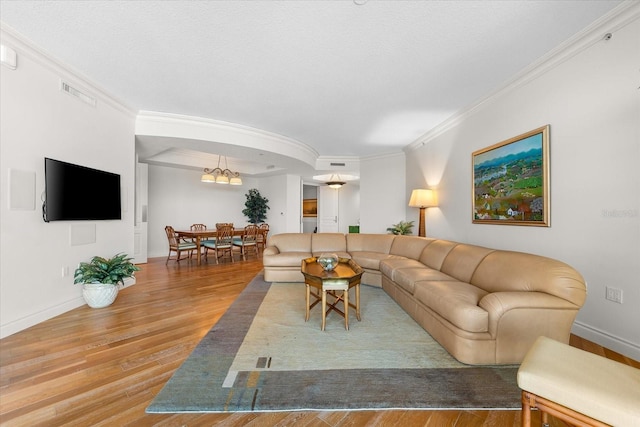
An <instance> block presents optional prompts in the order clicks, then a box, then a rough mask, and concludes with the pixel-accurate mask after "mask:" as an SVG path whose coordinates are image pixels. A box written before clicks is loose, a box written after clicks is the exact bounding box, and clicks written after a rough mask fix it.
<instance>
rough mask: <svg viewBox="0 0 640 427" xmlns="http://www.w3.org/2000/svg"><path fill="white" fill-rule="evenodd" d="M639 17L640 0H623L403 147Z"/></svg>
mask: <svg viewBox="0 0 640 427" xmlns="http://www.w3.org/2000/svg"><path fill="white" fill-rule="evenodd" d="M639 17H640V1H637V0H626V1H624V2H622V3H621V4H620V5H618V6H617V7H616V8H614V9H612V10H611V11H610V12H609V13H607V14H605V15H603V16H602V17H600V18H599V19H598V20H596V21H594V22H593V23H592V24H591V25H589V26H587V27H586V28H584V29H583V30H582V31H580V32H578V33H576V34H575V35H574V36H573V37H571V38H570V39H568V40H567V41H565V42H564V43H562V44H560V45H559V46H558V47H556V48H555V49H553V50H551V51H549V52H548V53H547V54H546V55H544V56H543V57H541V58H540V59H539V60H537V61H535V62H533V63H532V64H531V65H529V66H528V67H526V68H525V69H524V70H522V71H521V72H519V73H518V74H516V75H515V76H514V77H513V78H512V79H510V80H508V81H507V82H506V83H505V84H503V85H502V86H501V87H500V88H498V89H497V90H495V91H493V92H492V93H490V94H489V95H487V96H486V97H484V98H482V99H481V100H479V101H478V102H476V103H475V104H473V105H470V106H469V107H467V108H465V109H463V110H461V111H459V112H458V113H457V114H454V115H453V116H451V117H450V118H448V119H447V120H445V121H444V122H442V123H441V124H439V125H438V126H436V127H434V128H433V129H431V130H430V131H429V132H427V133H425V134H424V135H422V136H421V137H420V138H418V139H417V140H415V141H414V142H412V143H411V144H409V145H407V146H405V147H404V148H403V151H404V152H406V153H409V152H411V151H414V150H416V149H418V148H420V147H422V146H424V145H425V144H428V143H429V142H430V141H432V140H433V139H435V138H437V137H438V136H440V135H442V134H443V133H445V132H447V131H448V130H450V129H452V128H454V127H455V126H457V125H459V124H460V123H461V122H463V121H465V120H466V119H468V118H469V117H470V116H472V115H473V114H475V113H476V112H477V111H479V110H481V109H482V108H484V107H485V106H488V105H490V104H491V103H493V102H495V101H496V100H497V99H498V98H500V97H502V96H503V95H504V94H506V93H508V92H511V91H513V90H515V89H517V88H518V87H520V86H523V85H525V84H527V83H529V82H530V81H532V80H535V79H536V78H538V77H540V76H541V75H543V74H545V73H547V72H548V71H550V70H552V69H554V68H556V67H558V66H559V65H561V64H562V63H564V62H565V61H567V60H569V59H571V58H572V57H574V56H575V55H577V54H578V53H580V52H582V51H584V50H586V49H588V48H589V47H591V46H593V45H594V44H596V43H598V42H600V41H602V40H603V37H604V35H605V34H607V33H614V32H615V31H617V30H619V29H620V28H622V27H624V26H626V25H628V24H629V23H630V22H632V21H634V20H636V19H638V18H639Z"/></svg>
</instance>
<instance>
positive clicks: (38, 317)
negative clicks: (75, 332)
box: [0, 296, 86, 338]
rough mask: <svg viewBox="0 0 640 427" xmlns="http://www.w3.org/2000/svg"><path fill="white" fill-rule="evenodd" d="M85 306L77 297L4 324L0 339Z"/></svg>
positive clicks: (82, 300)
mask: <svg viewBox="0 0 640 427" xmlns="http://www.w3.org/2000/svg"><path fill="white" fill-rule="evenodd" d="M85 304H86V303H85V302H84V299H83V298H82V296H79V297H77V298H74V299H72V300H70V301H66V302H64V303H62V304H58V305H56V306H53V307H47V308H46V309H44V310H42V311H39V312H36V313H33V314H30V315H28V316H26V317H22V318H20V319H18V320H14V321H13V322H9V323H6V324H4V325H2V326H0V338H5V337H8V336H9V335H13V334H15V333H17V332H20V331H22V330H25V329H27V328H30V327H31V326H34V325H37V324H38V323H41V322H44V321H45V320H49V319H51V318H53V317H56V316H58V315H60V314H62V313H66V312H67V311H70V310H73V309H74V308H78V307H82V306H83V305H85Z"/></svg>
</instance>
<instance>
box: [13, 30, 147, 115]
mask: <svg viewBox="0 0 640 427" xmlns="http://www.w3.org/2000/svg"><path fill="white" fill-rule="evenodd" d="M0 32H1V36H2V44H7V45H9V46H11V47H12V48H13V49H15V50H16V52H17V55H18V60H19V57H20V55H24V56H25V57H27V58H29V59H30V60H32V61H34V62H36V63H37V64H39V65H41V66H43V67H44V68H46V69H48V70H50V71H51V72H53V73H55V74H57V75H58V76H59V77H60V79H61V80H64V81H65V83H67V84H69V85H71V86H74V87H83V88H85V89H88V90H89V91H91V92H93V93H95V96H96V98H98V99H99V100H100V101H103V102H105V103H107V104H109V105H110V106H111V107H113V108H116V109H117V110H119V111H121V112H123V113H125V114H126V115H128V116H131V117H135V115H136V111H135V110H133V109H131V108H130V107H128V106H127V105H126V104H125V103H124V102H122V101H120V100H118V99H116V98H114V97H113V96H111V95H110V94H109V93H108V92H107V91H106V90H105V89H103V88H101V87H100V86H99V85H98V84H96V83H94V82H92V81H91V79H89V78H88V77H86V76H85V75H84V74H83V73H81V72H80V71H78V70H76V69H75V68H73V67H72V66H70V65H68V64H65V63H64V62H62V61H60V60H58V59H56V58H54V57H53V56H51V54H49V53H47V52H46V51H44V50H43V49H41V48H40V47H38V46H37V45H36V44H34V43H33V42H32V41H30V40H28V39H27V38H26V37H24V36H23V35H22V34H20V33H19V32H17V31H16V30H14V29H13V28H11V27H10V26H9V25H7V24H5V23H4V22H0Z"/></svg>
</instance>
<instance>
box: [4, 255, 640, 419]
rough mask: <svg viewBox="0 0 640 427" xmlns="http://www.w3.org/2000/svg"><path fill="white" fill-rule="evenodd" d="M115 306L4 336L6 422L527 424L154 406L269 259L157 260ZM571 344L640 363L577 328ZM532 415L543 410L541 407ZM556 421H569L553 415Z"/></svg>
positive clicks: (424, 415) (502, 415) (467, 415)
mask: <svg viewBox="0 0 640 427" xmlns="http://www.w3.org/2000/svg"><path fill="white" fill-rule="evenodd" d="M141 267H142V271H140V272H138V274H137V284H136V285H134V286H131V287H129V288H126V289H123V290H121V291H120V294H119V295H118V299H117V300H116V302H115V303H114V304H113V305H112V306H110V307H107V308H103V309H91V308H89V307H88V306H84V307H79V308H77V309H74V310H71V311H69V312H67V313H65V314H63V315H60V316H58V317H56V318H53V319H50V320H47V321H46V322H42V323H40V324H38V325H36V326H34V327H32V328H29V329H27V330H24V331H22V332H19V333H16V334H14V335H11V336H9V337H6V338H4V339H2V340H0V424H2V425H3V426H49V427H52V426H63V425H64V426H190V427H191V426H213V425H220V426H275V425H278V426H285V425H295V426H323V427H327V426H377V425H380V426H438V427H439V426H519V425H520V412H519V411H351V412H350V411H339V412H274V413H234V414H161V415H158V414H153V415H151V414H146V413H145V412H144V410H145V408H146V407H147V405H148V404H149V403H150V402H151V400H152V399H153V397H154V396H155V395H156V394H157V393H158V392H159V391H160V389H161V388H162V386H163V385H164V384H165V382H166V381H167V380H168V379H169V378H170V377H171V375H172V374H173V372H174V371H175V370H176V369H177V368H178V367H179V366H180V365H181V364H182V362H183V361H184V359H186V357H187V356H188V355H189V354H190V353H191V350H192V349H193V348H194V347H195V346H196V344H197V343H198V342H199V341H200V339H201V338H202V337H203V336H204V335H205V334H206V333H207V331H208V330H209V329H210V328H211V327H212V326H213V325H214V324H215V323H216V322H217V320H218V319H219V318H220V316H222V314H223V313H224V312H225V311H226V310H227V308H228V307H229V306H230V304H231V303H232V302H233V301H234V299H235V298H236V297H237V296H238V294H239V293H240V292H241V291H242V290H243V289H244V287H245V286H246V284H247V283H249V281H250V280H251V279H252V278H253V277H254V276H255V275H256V274H257V273H258V272H259V271H260V270H261V269H262V262H261V259H259V258H258V259H256V257H255V256H254V257H252V258H251V259H249V260H248V261H236V262H235V263H233V264H232V263H231V262H229V260H224V261H221V263H220V264H219V265H216V264H215V263H214V262H213V260H210V262H209V263H206V262H204V263H203V265H201V266H197V265H196V264H195V261H194V262H192V263H189V262H187V261H182V262H180V264H176V263H175V262H174V261H170V262H169V265H168V266H165V259H164V258H154V259H150V260H149V263H148V264H144V265H142V266H141ZM571 344H572V345H573V346H575V347H578V348H583V349H585V350H587V351H591V352H594V353H597V354H600V355H602V356H605V357H608V358H611V359H614V360H618V361H621V362H622V363H627V364H630V365H633V366H636V367H640V364H639V363H638V362H635V361H633V360H630V359H628V358H626V357H624V356H622V355H620V354H617V353H615V352H612V351H609V350H607V349H605V348H602V347H600V346H598V345H596V344H594V343H591V342H588V341H585V340H583V339H580V338H578V337H575V336H573V337H572V340H571ZM534 419H535V420H539V416H538V415H537V414H534ZM551 425H552V426H565V424H564V423H562V422H560V421H557V420H552V422H551Z"/></svg>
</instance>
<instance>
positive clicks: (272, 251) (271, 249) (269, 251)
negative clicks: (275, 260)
mask: <svg viewBox="0 0 640 427" xmlns="http://www.w3.org/2000/svg"><path fill="white" fill-rule="evenodd" d="M279 253H280V250H278V247H277V246H267V247H266V248H264V250H263V251H262V256H269V255H278V254H279Z"/></svg>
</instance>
